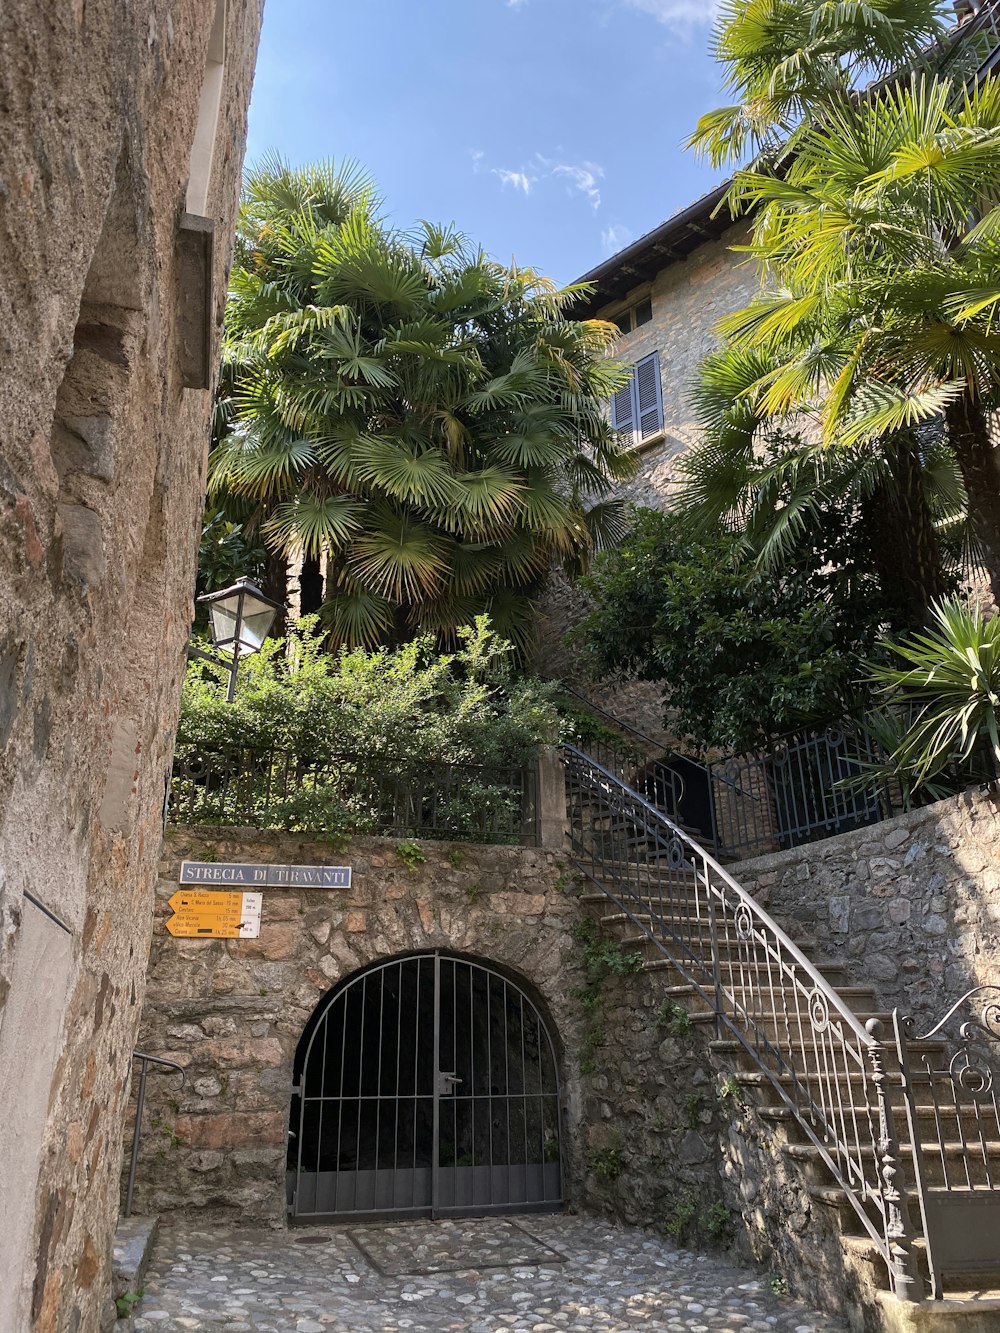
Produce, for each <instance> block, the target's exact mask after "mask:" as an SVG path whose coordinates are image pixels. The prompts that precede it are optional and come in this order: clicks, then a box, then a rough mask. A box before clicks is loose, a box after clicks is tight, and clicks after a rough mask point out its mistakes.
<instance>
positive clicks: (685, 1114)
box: [126, 829, 723, 1239]
mask: <svg viewBox="0 0 1000 1333" xmlns="http://www.w3.org/2000/svg"><path fill="white" fill-rule="evenodd" d="M406 847H408V848H410V849H412V848H414V847H415V848H416V849H417V851H418V853H419V856H422V857H424V858H425V859H424V860H422V861H421V860H419V856H412V855H411V856H410V857H409V858H408V859H409V860H411V861H412V862H413V863H412V865H411V864H407V861H404V859H402V858H401V856H400V855H399V848H400V844H399V843H398V842H397V841H395V840H393V839H388V838H357V839H354V840H353V841H352V842H351V843H350V845H349V847H348V848H347V850H346V851H345V852H343V853H339V854H338V853H334V852H332V851H331V849H330V847H329V846H328V845H326V844H324V843H322V842H316V841H310V840H309V839H307V838H304V837H296V836H290V835H281V834H267V833H260V832H256V831H253V830H245V831H244V830H232V829H229V830H209V829H200V830H191V829H172V830H170V831H168V833H167V836H166V839H165V843H164V848H163V855H162V859H161V862H160V877H159V883H158V887H157V899H156V903H157V905H156V922H155V927H154V932H153V945H152V951H151V955H150V964H149V977H148V986H147V995H146V1004H145V1009H144V1013H143V1022H142V1029H141V1033H140V1038H139V1048H140V1049H141V1050H144V1051H148V1052H150V1053H152V1054H155V1055H161V1056H164V1057H166V1058H167V1059H170V1060H175V1061H176V1062H177V1063H178V1064H180V1065H182V1066H183V1068H184V1076H183V1078H181V1077H180V1076H179V1075H174V1074H164V1075H161V1074H150V1077H149V1082H148V1085H147V1106H146V1114H145V1116H144V1125H143V1139H142V1152H141V1157H140V1162H139V1172H138V1180H137V1186H136V1199H135V1207H136V1211H138V1212H166V1211H170V1210H174V1209H183V1210H194V1209H197V1210H203V1211H205V1212H206V1214H208V1215H218V1216H228V1217H230V1218H234V1219H235V1218H237V1217H238V1218H239V1219H240V1220H253V1221H268V1222H271V1223H272V1224H275V1225H281V1224H282V1223H283V1221H284V1216H285V1151H286V1143H287V1131H288V1113H289V1105H290V1098H291V1087H292V1066H293V1060H294V1056H295V1049H296V1045H297V1043H298V1040H299V1037H300V1035H301V1033H302V1031H303V1028H304V1026H305V1024H306V1022H307V1020H308V1019H309V1017H310V1015H311V1014H312V1013H313V1011H314V1009H315V1007H316V1005H317V1003H318V1001H319V1000H320V999H321V997H322V996H323V995H324V994H325V993H326V992H327V991H328V990H329V989H330V988H331V987H332V986H334V985H336V984H337V982H339V981H340V980H341V979H343V978H345V977H347V976H350V975H351V974H353V973H356V972H358V971H359V970H360V969H363V968H364V967H366V966H367V965H368V964H370V963H372V962H375V961H378V960H381V959H385V958H387V957H392V956H393V955H398V954H403V953H407V952H410V951H415V950H424V949H435V948H439V949H445V950H449V951H453V952H455V953H460V954H463V955H467V956H470V957H473V958H477V959H480V960H482V961H485V962H488V963H490V964H492V965H494V966H497V967H499V968H500V969H502V970H503V969H505V970H507V971H508V972H509V973H510V974H511V975H512V977H513V979H515V980H520V981H521V983H522V985H524V987H525V989H526V990H528V991H529V993H531V992H533V993H534V995H535V996H536V997H537V998H538V1000H540V1001H541V1006H542V1008H543V1011H544V1012H545V1017H546V1020H547V1022H548V1023H549V1025H550V1031H551V1033H552V1036H553V1037H554V1039H555V1041H556V1044H557V1049H558V1054H559V1059H560V1065H561V1068H560V1078H561V1084H562V1092H563V1124H562V1132H563V1150H564V1152H563V1158H564V1168H565V1180H564V1190H565V1194H566V1197H567V1199H568V1201H569V1203H570V1205H571V1206H575V1207H586V1208H592V1209H596V1210H599V1211H602V1212H605V1213H608V1214H611V1215H613V1216H616V1217H619V1218H621V1219H622V1220H627V1221H630V1222H640V1223H650V1224H655V1225H659V1226H661V1227H668V1226H670V1225H672V1224H674V1223H675V1222H676V1223H677V1224H678V1225H681V1224H683V1231H684V1234H685V1235H687V1236H688V1237H689V1238H691V1239H694V1238H695V1237H696V1236H701V1237H702V1238H704V1237H705V1235H706V1234H707V1232H706V1227H707V1225H708V1222H709V1211H710V1209H711V1206H712V1203H713V1202H714V1201H716V1200H717V1199H719V1197H720V1194H721V1175H720V1172H721V1165H722V1161H721V1156H720V1148H719V1129H720V1126H721V1124H722V1123H723V1121H722V1120H720V1118H719V1102H718V1097H717V1093H716V1088H715V1084H714V1082H713V1076H712V1074H711V1072H710V1070H709V1066H708V1060H707V1055H706V1051H705V1048H704V1046H703V1044H702V1043H700V1042H698V1041H695V1040H693V1039H692V1035H691V1034H688V1035H684V1036H677V1035H676V1034H674V1032H673V1031H672V1028H671V1026H670V1022H669V1014H667V1013H665V1011H664V1008H663V1006H664V996H663V995H662V993H661V988H660V986H659V985H658V978H657V977H655V976H652V975H650V974H645V973H642V974H636V975H626V976H624V977H619V976H615V975H614V974H613V973H607V974H606V975H604V976H603V977H601V978H600V980H599V981H598V982H596V983H595V981H594V979H593V975H590V976H589V977H588V969H587V953H586V949H587V946H586V943H585V942H584V941H583V940H581V938H580V934H581V924H580V923H581V922H582V921H583V920H584V919H585V916H586V909H585V907H584V905H583V904H582V903H581V902H580V901H579V899H578V897H577V888H578V886H577V885H576V883H575V880H574V877H573V876H572V875H571V873H570V872H569V870H568V868H567V865H566V862H565V860H564V858H563V856H562V855H561V854H558V853H556V852H553V851H547V850H539V849H534V848H523V847H483V846H474V845H470V844H457V843H435V842H421V843H412V842H408V843H407V844H406V845H405V846H404V850H405V848H406ZM182 859H191V860H199V859H200V860H218V861H223V860H229V861H249V862H265V863H272V864H338V865H350V866H351V867H352V870H353V886H352V888H351V889H350V890H336V889H334V890H317V889H308V890H287V889H270V890H267V889H265V890H264V891H263V892H264V906H263V916H262V924H261V931H260V937H259V938H258V939H255V940H197V939H195V940H190V939H187V940H186V939H175V938H173V937H172V936H171V935H169V934H168V932H167V930H166V925H165V923H166V919H167V917H168V916H169V915H170V910H169V908H168V906H167V900H168V899H169V897H170V896H171V894H172V893H174V892H175V891H176V889H177V886H178V876H179V869H180V862H181V860H182ZM127 1157H128V1154H127V1152H126V1164H127ZM691 1200H695V1201H696V1203H697V1207H696V1208H695V1210H694V1214H693V1215H692V1216H690V1217H688V1214H689V1213H690V1212H691V1208H690V1201H691ZM685 1218H687V1220H686V1221H685V1220H684V1219H685Z"/></svg>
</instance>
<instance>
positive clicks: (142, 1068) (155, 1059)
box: [125, 1051, 184, 1217]
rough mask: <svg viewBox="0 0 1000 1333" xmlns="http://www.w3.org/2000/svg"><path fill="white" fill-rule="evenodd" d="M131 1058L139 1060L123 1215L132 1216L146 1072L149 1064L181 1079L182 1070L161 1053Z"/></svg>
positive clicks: (144, 1053)
mask: <svg viewBox="0 0 1000 1333" xmlns="http://www.w3.org/2000/svg"><path fill="white" fill-rule="evenodd" d="M132 1059H133V1060H138V1061H139V1090H138V1092H137V1093H136V1099H135V1127H134V1129H133V1130H132V1155H131V1158H130V1159H129V1168H128V1186H127V1188H126V1191H125V1216H126V1217H131V1216H132V1197H133V1195H134V1194H135V1173H136V1169H137V1167H138V1165H139V1142H140V1140H141V1138H142V1112H143V1108H144V1106H145V1105H146V1074H147V1072H148V1070H149V1066H150V1065H153V1066H154V1067H155V1068H156V1069H157V1070H160V1069H169V1070H171V1071H172V1072H173V1073H175V1074H180V1076H181V1081H182V1082H183V1079H184V1070H183V1068H182V1066H181V1065H179V1064H177V1063H176V1061H174V1060H164V1058H163V1056H162V1055H147V1054H146V1052H145V1051H133V1052H132Z"/></svg>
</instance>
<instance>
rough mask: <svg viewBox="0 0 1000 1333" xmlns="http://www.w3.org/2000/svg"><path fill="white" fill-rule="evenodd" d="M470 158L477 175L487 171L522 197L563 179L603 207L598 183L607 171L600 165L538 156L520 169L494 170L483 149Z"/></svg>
mask: <svg viewBox="0 0 1000 1333" xmlns="http://www.w3.org/2000/svg"><path fill="white" fill-rule="evenodd" d="M469 155H470V157H471V158H472V170H473V173H474V174H476V175H479V174H480V173H482V172H484V171H487V172H489V174H490V175H491V176H496V178H497V180H498V181H499V182H500V184H501V185H503V186H508V185H509V186H510V188H511V189H512V190H516V191H517V192H518V193H519V194H524V195H529V194H531V193H532V192H533V191H534V189H535V186H536V185H539V184H540V183H542V182H544V181H549V182H552V181H555V180H561V181H564V182H565V183H566V186H567V188H568V190H569V191H570V192H571V193H575V194H581V195H583V197H584V199H586V200H587V202H588V203H589V204H590V206H591V208H593V209H595V210H596V209H598V208H600V206H601V191H600V187H599V184H598V182H599V181H600V180H601V179H602V178H603V176H604V168H603V167H600V166H598V165H597V163H596V162H588V161H582V162H578V163H577V162H557V161H556V160H555V159H554V158H549V157H544V156H543V155H542V154H541V153H534V154H533V155H532V157H531V159H530V160H529V161H528V162H526V163H522V164H521V165H520V166H518V167H516V168H511V167H491V166H488V165H487V163H486V155H485V153H483V152H482V150H481V149H478V148H476V149H472V150H470V154H469Z"/></svg>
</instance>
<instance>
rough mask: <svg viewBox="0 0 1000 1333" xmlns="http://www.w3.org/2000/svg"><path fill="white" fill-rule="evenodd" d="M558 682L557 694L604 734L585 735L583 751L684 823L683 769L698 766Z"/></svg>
mask: <svg viewBox="0 0 1000 1333" xmlns="http://www.w3.org/2000/svg"><path fill="white" fill-rule="evenodd" d="M558 685H559V691H560V693H561V694H565V695H568V696H569V697H570V698H572V699H574V700H576V702H578V703H580V704H582V705H583V708H584V709H585V711H586V712H587V713H590V714H593V716H594V717H595V718H598V719H599V720H600V721H601V723H602V724H603V726H604V728H605V731H606V732H607V733H608V734H607V735H605V736H600V737H598V736H595V737H593V738H588V739H587V740H586V741H585V742H584V743H585V744H586V746H587V753H588V754H590V755H593V757H594V758H595V759H596V760H597V761H598V763H601V764H603V765H604V767H605V768H607V769H609V770H610V771H611V772H612V773H614V774H615V776H616V777H618V778H621V780H622V782H624V783H626V784H627V785H628V786H630V787H634V788H635V789H636V790H637V791H641V792H643V793H645V795H646V797H647V798H648V799H649V800H650V801H651V802H652V804H653V805H655V806H656V807H657V808H658V809H660V810H665V811H666V812H667V814H669V816H670V818H671V819H674V820H677V821H678V822H679V823H685V822H688V821H687V819H686V816H687V815H688V814H689V813H690V812H689V811H688V810H687V809H686V806H687V799H686V798H687V797H688V791H687V787H686V784H685V781H684V776H683V771H684V770H685V769H686V768H687V769H691V768H693V769H695V770H700V769H701V765H699V764H698V763H697V762H696V761H695V760H691V759H688V758H687V756H685V755H680V754H677V753H676V752H675V751H674V750H673V749H672V748H671V747H669V746H666V745H664V744H663V742H662V741H657V740H654V739H653V737H652V736H647V735H646V734H645V733H644V732H642V731H639V730H638V729H637V728H636V727H633V726H632V725H631V724H630V723H628V722H625V721H624V720H623V719H622V718H620V717H615V715H614V714H613V713H609V712H608V711H607V709H605V708H602V707H601V706H600V705H599V704H595V703H593V702H592V701H591V700H590V699H588V698H587V696H586V695H585V694H581V693H580V691H579V690H575V689H574V688H573V687H572V686H571V685H566V684H564V683H563V682H562V681H559V682H558Z"/></svg>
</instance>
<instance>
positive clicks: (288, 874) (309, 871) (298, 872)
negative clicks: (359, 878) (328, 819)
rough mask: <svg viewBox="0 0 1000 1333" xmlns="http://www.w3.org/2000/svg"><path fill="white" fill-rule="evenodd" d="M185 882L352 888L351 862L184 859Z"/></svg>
mask: <svg viewBox="0 0 1000 1333" xmlns="http://www.w3.org/2000/svg"><path fill="white" fill-rule="evenodd" d="M180 882H181V883H182V884H204V885H205V886H206V887H207V886H208V885H213V886H217V887H218V888H225V887H228V886H229V885H232V887H233V888H237V887H238V886H240V885H245V886H246V887H247V888H254V889H349V888H350V887H351V867H350V866H272V865H259V864H257V863H255V862H242V861H182V862H181V877H180Z"/></svg>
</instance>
